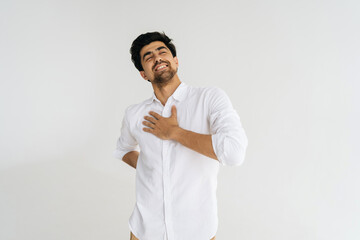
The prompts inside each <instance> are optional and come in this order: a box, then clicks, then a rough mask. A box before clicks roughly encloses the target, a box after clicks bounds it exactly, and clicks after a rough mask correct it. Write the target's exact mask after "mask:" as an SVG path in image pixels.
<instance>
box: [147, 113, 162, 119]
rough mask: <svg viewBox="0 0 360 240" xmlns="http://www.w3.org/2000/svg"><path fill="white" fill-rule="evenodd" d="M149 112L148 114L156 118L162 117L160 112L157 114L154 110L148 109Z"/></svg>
mask: <svg viewBox="0 0 360 240" xmlns="http://www.w3.org/2000/svg"><path fill="white" fill-rule="evenodd" d="M149 114H150V115H151V116H154V117H155V118H156V119H157V120H158V119H160V118H162V116H161V115H160V114H158V113H156V112H153V111H150V112H149Z"/></svg>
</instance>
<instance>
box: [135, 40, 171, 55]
mask: <svg viewBox="0 0 360 240" xmlns="http://www.w3.org/2000/svg"><path fill="white" fill-rule="evenodd" d="M162 46H163V47H166V45H165V43H163V42H161V41H155V42H151V43H149V44H148V45H145V46H144V47H143V48H142V49H141V51H140V57H142V56H144V54H145V53H147V52H153V51H155V49H157V48H158V47H162ZM166 48H167V47H166Z"/></svg>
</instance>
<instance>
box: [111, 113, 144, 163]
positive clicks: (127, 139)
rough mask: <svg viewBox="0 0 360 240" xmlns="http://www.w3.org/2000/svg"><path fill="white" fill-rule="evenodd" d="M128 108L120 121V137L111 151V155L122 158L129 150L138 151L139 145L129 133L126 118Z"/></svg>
mask: <svg viewBox="0 0 360 240" xmlns="http://www.w3.org/2000/svg"><path fill="white" fill-rule="evenodd" d="M127 112H128V109H127V110H126V111H125V116H124V118H123V121H122V126H121V133H120V137H119V138H118V140H117V142H116V149H115V151H114V152H113V156H114V157H115V158H118V159H120V160H122V158H123V157H124V155H125V154H126V153H128V152H131V151H139V150H140V149H139V145H138V143H137V141H136V139H135V138H134V136H133V135H132V134H131V129H130V124H129V120H128V114H127Z"/></svg>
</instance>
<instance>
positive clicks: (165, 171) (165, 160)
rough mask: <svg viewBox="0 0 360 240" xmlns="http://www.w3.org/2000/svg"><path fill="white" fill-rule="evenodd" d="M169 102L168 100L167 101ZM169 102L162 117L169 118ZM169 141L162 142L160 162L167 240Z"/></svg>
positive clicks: (169, 221)
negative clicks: (161, 164) (161, 161)
mask: <svg viewBox="0 0 360 240" xmlns="http://www.w3.org/2000/svg"><path fill="white" fill-rule="evenodd" d="M169 100H170V99H169ZM169 106H170V104H169V101H168V102H167V104H165V106H164V108H163V111H162V116H163V117H169V116H170V115H171V108H170V107H169ZM169 143H170V142H169V140H163V141H162V160H163V184H164V214H165V224H166V230H167V236H168V240H171V239H173V234H172V233H173V229H172V212H171V196H170V195H171V193H170V174H169V171H170V167H169V166H170V159H169Z"/></svg>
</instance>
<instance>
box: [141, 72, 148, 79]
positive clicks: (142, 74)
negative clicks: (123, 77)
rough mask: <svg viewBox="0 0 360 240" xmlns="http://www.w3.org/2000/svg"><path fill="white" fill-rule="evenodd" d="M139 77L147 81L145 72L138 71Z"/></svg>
mask: <svg viewBox="0 0 360 240" xmlns="http://www.w3.org/2000/svg"><path fill="white" fill-rule="evenodd" d="M140 75H141V77H142V78H143V79H145V80H149V79H148V78H147V76H146V75H145V71H140Z"/></svg>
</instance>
